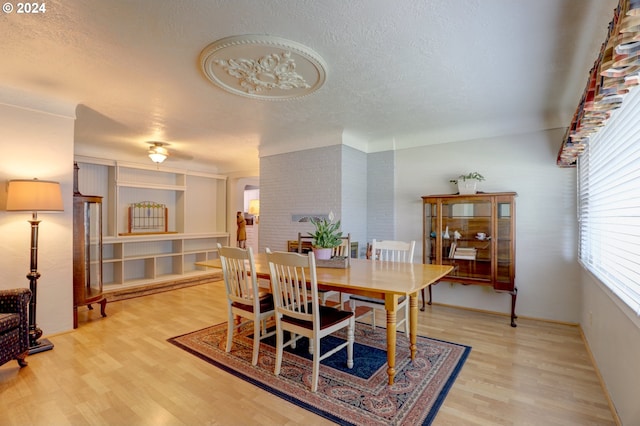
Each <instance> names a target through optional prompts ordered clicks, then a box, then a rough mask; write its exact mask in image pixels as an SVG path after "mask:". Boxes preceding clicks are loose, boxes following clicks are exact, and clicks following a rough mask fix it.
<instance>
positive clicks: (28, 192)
mask: <svg viewBox="0 0 640 426" xmlns="http://www.w3.org/2000/svg"><path fill="white" fill-rule="evenodd" d="M63 210H64V207H63V203H62V192H61V191H60V184H59V183H58V182H51V181H47V180H38V179H31V180H26V179H25V180H21V179H17V180H10V181H9V187H8V188H7V211H16V212H21V211H28V212H37V211H50V212H61V211H63Z"/></svg>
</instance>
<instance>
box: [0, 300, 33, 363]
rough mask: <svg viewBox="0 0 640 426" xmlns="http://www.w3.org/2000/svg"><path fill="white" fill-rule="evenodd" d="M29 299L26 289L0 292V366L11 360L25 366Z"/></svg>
mask: <svg viewBox="0 0 640 426" xmlns="http://www.w3.org/2000/svg"><path fill="white" fill-rule="evenodd" d="M30 299H31V291H30V290H29V289H28V288H16V289H9V290H0V365H2V364H4V363H5V362H8V361H11V360H12V359H15V360H17V361H18V364H20V367H24V366H25V365H27V362H26V361H25V358H26V357H27V354H28V352H29V300H30Z"/></svg>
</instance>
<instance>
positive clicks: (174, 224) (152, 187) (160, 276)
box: [76, 157, 229, 290]
mask: <svg viewBox="0 0 640 426" xmlns="http://www.w3.org/2000/svg"><path fill="white" fill-rule="evenodd" d="M76 161H77V162H78V166H79V167H80V170H79V188H78V189H79V191H80V192H81V193H83V194H91V195H100V196H102V197H103V210H104V211H103V217H104V220H103V230H102V231H103V232H102V234H103V239H102V244H103V265H102V267H103V282H104V285H105V290H107V289H109V290H114V289H119V288H125V287H126V288H128V287H136V286H141V285H145V286H148V285H150V284H154V283H161V282H167V281H179V280H181V279H188V278H192V277H194V276H197V275H205V274H210V273H211V270H210V269H206V268H202V267H198V266H196V265H195V262H200V261H205V260H211V259H215V258H217V243H221V244H223V245H227V244H229V233H228V232H227V229H226V219H225V217H226V177H225V176H221V175H214V174H207V173H203V172H194V173H192V172H189V171H186V170H177V169H169V168H165V167H162V168H161V169H160V170H158V169H157V168H156V167H155V166H147V165H135V164H131V163H118V162H112V161H108V160H101V159H90V158H86V157H77V158H76ZM143 200H144V201H147V200H148V201H154V202H158V203H162V204H165V205H166V206H167V209H168V211H169V215H168V217H169V221H168V225H169V231H175V232H169V233H159V234H140V235H131V234H128V235H122V234H124V233H126V232H127V231H128V229H127V213H126V212H127V208H128V206H129V204H131V203H135V202H139V201H143Z"/></svg>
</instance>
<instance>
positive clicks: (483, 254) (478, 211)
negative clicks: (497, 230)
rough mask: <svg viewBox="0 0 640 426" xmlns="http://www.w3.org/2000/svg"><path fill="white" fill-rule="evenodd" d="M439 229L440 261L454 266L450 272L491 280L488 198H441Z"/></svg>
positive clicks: (490, 235)
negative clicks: (475, 199) (453, 199)
mask: <svg viewBox="0 0 640 426" xmlns="http://www.w3.org/2000/svg"><path fill="white" fill-rule="evenodd" d="M442 229H443V231H442V232H443V235H442V252H443V253H442V257H443V263H444V264H450V265H454V266H455V269H454V271H453V272H452V273H451V275H453V276H458V277H466V278H474V279H479V280H491V257H492V256H491V255H492V244H491V239H492V238H493V230H492V228H491V202H489V201H486V200H482V201H464V202H457V201H450V202H443V204H442Z"/></svg>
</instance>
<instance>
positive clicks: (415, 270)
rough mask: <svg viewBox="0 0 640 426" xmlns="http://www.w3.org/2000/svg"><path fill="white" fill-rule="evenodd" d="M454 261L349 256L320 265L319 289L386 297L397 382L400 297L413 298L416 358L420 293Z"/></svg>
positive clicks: (261, 271)
mask: <svg viewBox="0 0 640 426" xmlns="http://www.w3.org/2000/svg"><path fill="white" fill-rule="evenodd" d="M254 260H255V273H256V277H257V278H262V279H267V280H268V279H269V278H270V274H269V263H268V261H267V255H266V253H258V254H255V255H254ZM196 265H197V266H201V267H208V268H221V267H222V265H221V263H220V260H219V259H212V260H207V261H201V262H196ZM452 269H453V268H452V266H450V265H432V264H422V263H401V262H388V261H380V260H370V259H349V263H348V266H347V267H345V268H335V267H319V266H316V276H317V281H318V289H320V290H332V291H340V292H343V293H349V294H358V295H362V296H367V297H373V298H377V299H380V300H384V307H385V310H386V314H387V324H386V330H387V374H388V377H389V385H392V384H393V381H394V378H395V374H396V370H395V363H396V344H397V340H396V317H397V313H398V312H397V311H398V301H399V300H400V299H401V298H402V297H408V298H409V321H408V322H409V349H410V351H411V359H412V360H413V359H414V358H415V354H416V350H417V346H416V342H417V324H418V293H419V292H420V290H422V289H424V288H427V287H428V286H430V285H432V284H435V283H437V282H438V281H439V280H440V279H442V278H443V277H444V276H445V275H447V274H448V273H449V272H451V270H452Z"/></svg>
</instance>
